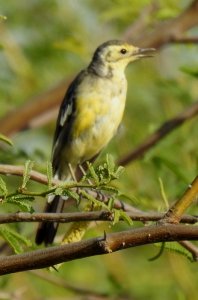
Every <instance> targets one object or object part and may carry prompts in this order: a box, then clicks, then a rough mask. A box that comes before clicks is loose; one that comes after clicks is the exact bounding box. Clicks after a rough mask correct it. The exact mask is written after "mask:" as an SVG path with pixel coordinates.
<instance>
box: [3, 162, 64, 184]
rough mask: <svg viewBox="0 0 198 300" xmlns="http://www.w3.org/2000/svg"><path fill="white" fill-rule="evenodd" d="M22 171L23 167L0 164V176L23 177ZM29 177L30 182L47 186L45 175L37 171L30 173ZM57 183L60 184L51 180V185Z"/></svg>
mask: <svg viewBox="0 0 198 300" xmlns="http://www.w3.org/2000/svg"><path fill="white" fill-rule="evenodd" d="M24 170H25V168H24V166H13V165H4V164H0V174H3V175H15V176H23V174H24ZM29 175H30V179H31V180H34V181H36V182H39V183H42V184H45V185H48V179H47V176H46V175H44V174H42V173H40V172H37V171H31V172H30V173H29ZM58 183H60V181H59V180H56V179H52V184H53V185H56V184H58Z"/></svg>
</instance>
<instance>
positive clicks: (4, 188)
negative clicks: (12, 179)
mask: <svg viewBox="0 0 198 300" xmlns="http://www.w3.org/2000/svg"><path fill="white" fill-rule="evenodd" d="M0 192H1V193H2V194H3V196H4V197H5V198H6V196H7V194H8V190H7V186H6V183H5V181H4V180H3V179H2V177H0Z"/></svg>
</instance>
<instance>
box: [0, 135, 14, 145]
mask: <svg viewBox="0 0 198 300" xmlns="http://www.w3.org/2000/svg"><path fill="white" fill-rule="evenodd" d="M0 141H3V142H5V143H6V144H8V145H10V146H13V143H12V141H11V140H10V139H9V138H7V137H6V136H5V135H3V134H1V133H0Z"/></svg>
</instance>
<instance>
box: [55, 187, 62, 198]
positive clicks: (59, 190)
mask: <svg viewBox="0 0 198 300" xmlns="http://www.w3.org/2000/svg"><path fill="white" fill-rule="evenodd" d="M63 192H64V189H63V188H61V187H57V188H56V189H55V191H54V194H55V195H57V196H61V195H62V194H63Z"/></svg>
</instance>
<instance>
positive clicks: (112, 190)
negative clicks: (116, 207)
mask: <svg viewBox="0 0 198 300" xmlns="http://www.w3.org/2000/svg"><path fill="white" fill-rule="evenodd" d="M100 190H103V191H107V192H110V193H114V194H116V195H119V194H120V192H119V190H118V189H117V188H116V187H114V186H110V185H101V186H100Z"/></svg>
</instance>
